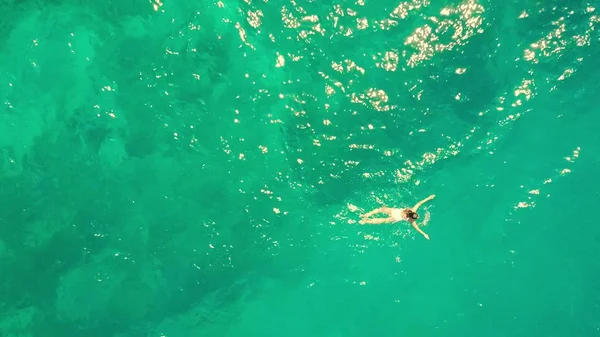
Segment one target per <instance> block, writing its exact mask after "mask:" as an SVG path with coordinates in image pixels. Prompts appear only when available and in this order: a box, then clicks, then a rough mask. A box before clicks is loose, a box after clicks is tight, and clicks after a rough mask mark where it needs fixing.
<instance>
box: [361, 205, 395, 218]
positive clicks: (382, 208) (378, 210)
mask: <svg viewBox="0 0 600 337" xmlns="http://www.w3.org/2000/svg"><path fill="white" fill-rule="evenodd" d="M378 213H385V214H389V208H388V207H385V206H384V207H380V208H376V209H374V210H372V211H370V212H369V213H365V214H363V215H361V216H360V217H361V218H370V217H372V216H373V215H375V214H378Z"/></svg>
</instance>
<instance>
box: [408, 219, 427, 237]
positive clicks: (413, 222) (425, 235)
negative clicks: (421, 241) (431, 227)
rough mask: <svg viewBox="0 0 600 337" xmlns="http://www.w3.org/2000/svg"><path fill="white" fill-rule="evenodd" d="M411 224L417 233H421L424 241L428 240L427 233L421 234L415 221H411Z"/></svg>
mask: <svg viewBox="0 0 600 337" xmlns="http://www.w3.org/2000/svg"><path fill="white" fill-rule="evenodd" d="M411 224H412V226H413V227H414V228H415V230H416V231H417V232H419V233H421V234H422V235H423V236H424V237H425V239H427V240H429V235H427V233H425V232H423V231H422V230H421V228H419V225H417V222H416V221H412V222H411Z"/></svg>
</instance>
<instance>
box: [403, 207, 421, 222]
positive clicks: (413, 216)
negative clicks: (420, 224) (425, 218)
mask: <svg viewBox="0 0 600 337" xmlns="http://www.w3.org/2000/svg"><path fill="white" fill-rule="evenodd" d="M406 217H407V218H409V219H413V220H416V219H418V218H419V215H418V214H417V213H415V212H413V210H412V209H408V210H406Z"/></svg>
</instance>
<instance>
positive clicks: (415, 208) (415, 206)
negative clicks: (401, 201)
mask: <svg viewBox="0 0 600 337" xmlns="http://www.w3.org/2000/svg"><path fill="white" fill-rule="evenodd" d="M433 198H435V194H432V195H430V196H428V197H427V198H425V199H423V200H421V201H419V202H418V203H417V204H416V205H414V206H413V208H412V210H413V212H416V211H417V209H419V207H421V205H423V204H424V203H426V202H428V201H429V200H431V199H433Z"/></svg>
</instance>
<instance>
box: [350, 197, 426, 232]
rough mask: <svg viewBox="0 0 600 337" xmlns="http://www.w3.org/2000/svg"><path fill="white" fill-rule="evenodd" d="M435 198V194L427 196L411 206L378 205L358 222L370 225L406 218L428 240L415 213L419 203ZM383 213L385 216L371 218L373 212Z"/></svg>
mask: <svg viewBox="0 0 600 337" xmlns="http://www.w3.org/2000/svg"><path fill="white" fill-rule="evenodd" d="M433 198H435V194H432V195H430V196H428V197H427V198H425V199H423V200H421V201H419V202H418V203H417V204H416V205H414V206H413V207H411V208H391V207H385V206H384V207H380V208H376V209H374V210H372V211H370V212H369V213H366V214H363V215H362V216H361V218H362V219H361V220H360V221H359V222H358V223H359V224H361V225H364V224H370V225H380V224H385V223H396V222H399V221H402V220H407V221H408V222H410V223H411V225H412V226H413V227H414V228H415V230H416V231H417V232H419V233H421V234H422V235H423V236H424V237H425V239H427V240H429V235H427V234H426V233H425V232H423V231H422V230H421V229H420V228H419V225H417V222H416V221H415V220H417V219H418V218H419V215H418V214H417V210H418V209H419V207H421V205H423V204H424V203H426V202H427V201H429V200H431V199H433ZM379 213H384V214H387V217H386V218H371V217H372V216H373V215H375V214H379Z"/></svg>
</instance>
